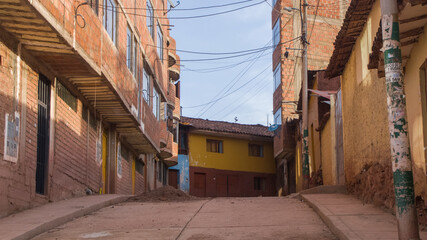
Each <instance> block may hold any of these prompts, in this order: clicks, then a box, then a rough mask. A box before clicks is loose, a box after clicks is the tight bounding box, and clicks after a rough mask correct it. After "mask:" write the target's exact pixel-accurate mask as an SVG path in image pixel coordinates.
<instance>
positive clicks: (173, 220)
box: [34, 197, 336, 240]
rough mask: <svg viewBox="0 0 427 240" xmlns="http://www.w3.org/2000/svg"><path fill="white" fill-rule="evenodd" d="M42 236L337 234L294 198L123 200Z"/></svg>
mask: <svg viewBox="0 0 427 240" xmlns="http://www.w3.org/2000/svg"><path fill="white" fill-rule="evenodd" d="M34 239H37V240H41V239H211V240H214V239H336V238H335V236H334V235H333V234H332V233H331V232H330V230H329V229H328V228H327V227H326V226H325V225H324V223H323V222H322V221H321V219H320V218H319V217H318V216H317V214H316V213H315V212H314V211H313V210H312V209H311V208H310V207H308V206H307V205H306V204H305V203H302V202H300V201H299V200H297V199H293V198H277V197H255V198H214V199H203V200H191V201H181V202H125V203H121V204H118V205H115V206H111V207H107V208H104V209H101V210H100V211H97V212H94V213H92V214H90V215H87V216H85V217H82V218H78V219H76V220H74V221H72V222H69V223H67V224H65V225H62V226H60V227H57V228H54V229H52V230H50V231H48V232H47V233H44V234H42V235H39V236H37V237H36V238H34Z"/></svg>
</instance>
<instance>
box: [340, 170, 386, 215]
mask: <svg viewBox="0 0 427 240" xmlns="http://www.w3.org/2000/svg"><path fill="white" fill-rule="evenodd" d="M347 191H348V192H349V193H352V194H354V195H356V196H357V197H358V198H359V199H361V200H362V202H364V203H373V204H374V205H376V206H385V207H386V208H388V209H394V191H393V173H392V169H391V166H388V165H382V164H380V163H374V164H373V165H369V164H366V165H365V166H364V167H363V169H362V171H361V172H360V173H359V174H358V175H356V176H355V177H354V178H353V181H351V182H350V183H348V184H347Z"/></svg>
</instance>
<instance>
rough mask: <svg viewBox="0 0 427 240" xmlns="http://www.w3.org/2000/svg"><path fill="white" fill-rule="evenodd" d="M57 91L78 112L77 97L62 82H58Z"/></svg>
mask: <svg viewBox="0 0 427 240" xmlns="http://www.w3.org/2000/svg"><path fill="white" fill-rule="evenodd" d="M56 91H57V94H58V97H60V98H61V99H62V100H63V101H64V102H65V103H66V104H67V105H68V106H69V107H70V108H71V109H73V110H74V112H77V97H75V96H74V95H73V94H72V93H71V92H70V90H68V89H67V88H66V87H65V86H64V85H62V83H61V82H59V81H58V82H57V84H56Z"/></svg>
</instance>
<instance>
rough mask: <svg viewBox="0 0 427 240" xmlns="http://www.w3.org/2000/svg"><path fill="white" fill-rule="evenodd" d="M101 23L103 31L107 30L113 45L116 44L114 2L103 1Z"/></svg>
mask: <svg viewBox="0 0 427 240" xmlns="http://www.w3.org/2000/svg"><path fill="white" fill-rule="evenodd" d="M103 22H104V28H105V30H107V33H108V35H110V38H111V40H112V41H113V43H114V44H116V23H117V8H116V2H115V1H114V0H104V17H103Z"/></svg>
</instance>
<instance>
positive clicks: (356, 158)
mask: <svg viewBox="0 0 427 240" xmlns="http://www.w3.org/2000/svg"><path fill="white" fill-rule="evenodd" d="M379 19H380V8H379V2H377V3H375V4H374V6H373V8H372V11H371V14H370V17H369V18H368V21H367V24H366V25H365V28H364V30H363V32H362V34H361V35H360V36H359V38H358V40H357V42H356V44H355V46H354V48H353V52H352V54H351V57H350V59H349V61H348V63H347V64H346V67H345V70H344V73H343V77H342V83H341V86H342V108H343V138H344V168H345V175H346V182H347V183H348V182H351V180H353V178H354V177H355V175H357V174H358V173H360V172H361V171H362V169H363V167H364V166H365V165H366V164H368V165H369V164H372V163H375V162H378V163H381V164H385V165H390V164H391V160H390V143H389V134H388V124H387V121H388V118H387V102H386V87H385V80H384V78H380V79H378V78H377V70H368V69H367V66H366V64H364V63H366V58H367V57H368V56H369V53H370V51H371V46H372V41H373V38H374V37H375V33H376V30H377V29H378V26H379Z"/></svg>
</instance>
